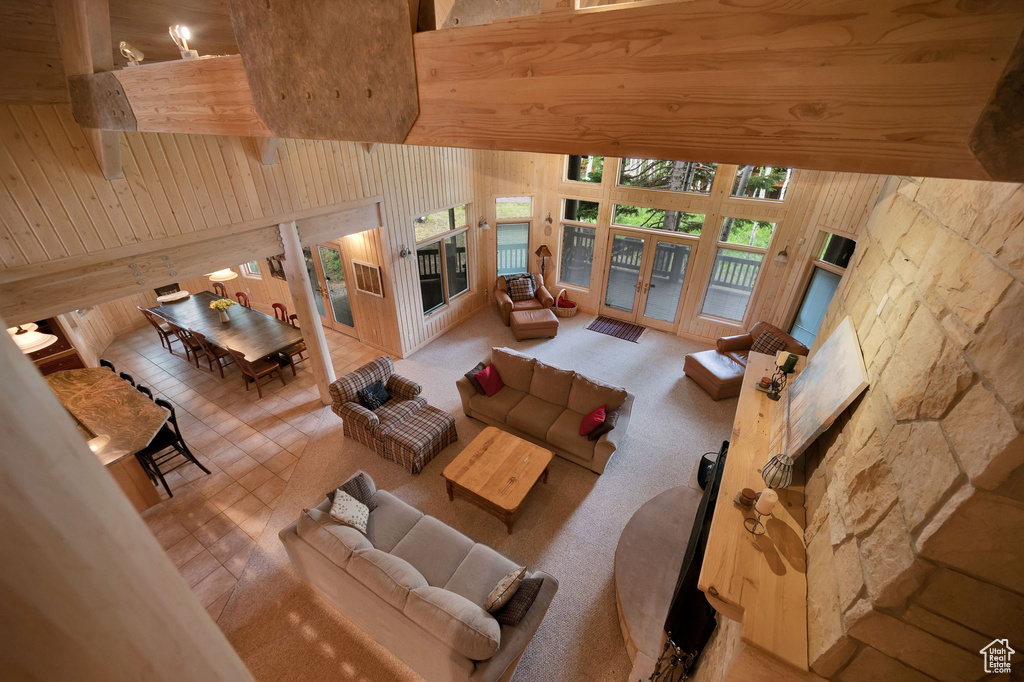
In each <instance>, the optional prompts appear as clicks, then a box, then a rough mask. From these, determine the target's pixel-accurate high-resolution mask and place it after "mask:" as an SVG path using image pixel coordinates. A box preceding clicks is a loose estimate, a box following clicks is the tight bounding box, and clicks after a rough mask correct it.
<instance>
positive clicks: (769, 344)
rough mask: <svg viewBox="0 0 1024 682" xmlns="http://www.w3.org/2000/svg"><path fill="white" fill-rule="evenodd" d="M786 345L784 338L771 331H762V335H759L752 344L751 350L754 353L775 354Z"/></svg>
mask: <svg viewBox="0 0 1024 682" xmlns="http://www.w3.org/2000/svg"><path fill="white" fill-rule="evenodd" d="M785 347H786V342H785V341H784V340H783V339H780V338H779V337H777V336H776V335H775V334H772V333H771V332H761V335H760V336H758V337H757V340H756V341H754V343H753V345H751V346H750V350H751V351H752V352H754V353H767V354H768V355H775V354H776V353H778V352H779V351H780V350H782V349H783V348H785Z"/></svg>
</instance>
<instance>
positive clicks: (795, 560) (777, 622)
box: [698, 353, 820, 680]
mask: <svg viewBox="0 0 1024 682" xmlns="http://www.w3.org/2000/svg"><path fill="white" fill-rule="evenodd" d="M805 363H806V358H801V359H800V363H799V364H798V365H797V371H798V372H799V370H800V369H802V368H803V366H804V364H805ZM774 365H775V356H771V355H764V354H761V353H751V354H750V358H749V361H748V363H747V372H746V375H745V376H744V378H743V387H742V389H741V392H740V397H739V404H738V405H737V408H736V420H735V422H734V423H733V430H732V438H731V441H730V444H729V454H728V455H727V456H726V459H725V472H724V473H723V476H722V482H721V487H720V489H719V493H718V500H717V502H716V504H715V514H714V517H713V519H712V522H711V531H710V534H709V536H708V544H707V549H706V551H705V554H704V563H703V564H702V566H701V574H700V581H699V585H698V586H699V587H700V589H701V590H702V591H703V592H704V593H705V595H706V596H707V598H708V601H709V602H710V603H711V605H712V606H713V607H714V608H715V609H716V610H717V611H718V612H719V614H721V615H722V616H725V617H726V618H729V619H731V620H734V621H737V622H739V623H741V624H742V625H741V630H740V639H741V643H740V646H738V647H735V650H736V654H735V658H734V660H733V661H732V662H731V663H730V664H729V672H728V674H727V675H726V677H725V679H726V680H731V679H772V680H808V679H820V678H818V677H817V676H816V675H814V674H813V673H810V672H809V671H808V656H807V580H806V566H807V564H806V552H805V548H804V525H805V508H804V477H803V469H802V466H800V465H798V466H797V467H796V468H795V469H794V472H793V483H792V485H790V486H789V487H788V488H785V489H783V490H778V491H776V492H778V494H779V502H778V504H776V506H775V510H774V512H773V514H772V516H770V517H768V518H765V519H763V521H764V523H765V525H766V527H767V530H766V532H765V534H764V535H751V534H750V533H748V532H747V531H746V529H745V528H744V527H743V520H744V519H745V518H751V517H753V515H754V512H753V510H746V509H743V508H741V507H739V506H738V505H736V504H735V503H734V502H733V499H734V498H735V497H736V494H737V493H738V492H739V491H740V490H742V489H743V488H753V489H754V490H755V491H757V492H760V491H761V490H762V489H764V488H765V484H764V481H763V480H762V479H761V475H760V469H761V467H762V466H763V465H764V464H765V463H766V462H768V460H769V459H770V458H771V457H772V455H773V454H777V453H773V452H771V451H770V446H769V441H770V438H771V433H772V421H773V419H779V418H780V417H782V416H783V414H784V412H783V411H784V410H785V404H786V403H785V399H786V395H785V393H783V398H782V400H780V401H778V402H774V401H772V400H769V398H768V396H767V394H765V393H762V392H760V391H758V390H756V389H755V385H756V384H757V381H758V380H759V379H760V378H761V377H762V376H770V375H771V373H772V372H773V371H774V369H775V367H774ZM792 379H793V377H791V378H790V381H791V382H792ZM776 413H778V414H776ZM719 627H721V624H720V625H719ZM757 671H760V672H757ZM750 675H754V677H750Z"/></svg>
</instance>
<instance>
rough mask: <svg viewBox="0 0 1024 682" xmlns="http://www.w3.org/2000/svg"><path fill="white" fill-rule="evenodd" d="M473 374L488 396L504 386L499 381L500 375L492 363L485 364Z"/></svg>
mask: <svg viewBox="0 0 1024 682" xmlns="http://www.w3.org/2000/svg"><path fill="white" fill-rule="evenodd" d="M473 376H474V377H476V380H477V381H479V382H480V388H482V389H484V393H485V394H487V397H488V398H490V397H491V396H492V395H494V394H495V393H497V392H498V391H500V390H501V389H503V388H504V387H505V384H504V383H502V381H501V375H500V374H498V370H497V369H495V367H494V365H487V366H486V367H484V368H483V369H482V370H481V371H479V372H477V373H476V374H474V375H473Z"/></svg>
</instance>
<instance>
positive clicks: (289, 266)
mask: <svg viewBox="0 0 1024 682" xmlns="http://www.w3.org/2000/svg"><path fill="white" fill-rule="evenodd" d="M278 228H279V229H280V231H281V244H282V245H283V246H284V273H285V276H286V277H287V278H288V291H289V292H290V293H291V295H292V306H293V307H294V308H295V314H296V315H298V316H299V326H301V327H302V339H303V340H304V341H305V342H306V350H307V351H308V352H309V362H310V364H311V365H312V366H313V376H315V377H316V388H317V390H318V391H320V401H321V402H322V403H323V404H324V405H330V404H331V394H330V391H328V389H327V386H328V385H329V384H330V383H331V382H332V381H334V379H335V377H334V365H333V364H331V352H330V350H329V349H328V348H327V337H326V336H324V328H323V325H322V324H321V323H320V313H319V312H318V311H317V308H316V302H315V301H314V300H313V287H312V286H311V285H310V282H309V273H308V272H306V261H305V258H304V257H303V255H302V239H301V238H300V237H299V228H298V226H296V224H295V221H294V220H293V221H292V222H290V223H281V224H280V225H279V226H278Z"/></svg>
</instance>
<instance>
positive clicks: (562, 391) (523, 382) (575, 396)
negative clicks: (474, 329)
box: [455, 348, 635, 474]
mask: <svg viewBox="0 0 1024 682" xmlns="http://www.w3.org/2000/svg"><path fill="white" fill-rule="evenodd" d="M491 363H493V364H494V368H495V369H497V370H498V374H499V375H500V376H501V380H502V382H503V383H504V384H505V386H504V388H502V389H501V390H500V391H498V392H497V393H495V394H494V395H492V396H491V397H489V398H488V397H487V396H486V395H483V394H481V393H477V391H476V389H475V388H474V387H473V385H472V384H470V383H469V379H467V378H466V377H459V379H458V381H456V382H455V385H456V386H457V387H458V389H459V396H460V397H461V398H462V409H463V411H464V412H465V413H466V416H467V417H472V418H474V419H479V420H480V421H482V422H484V423H485V424H490V425H491V426H497V427H498V428H499V429H502V430H504V431H508V432H509V433H511V434H512V435H514V436H519V437H520V438H523V439H526V440H528V441H530V442H533V443H536V444H538V445H540V446H541V447H545V448H547V449H549V450H551V451H552V452H554V453H555V454H556V455H559V456H560V457H562V458H564V459H567V460H569V461H570V462H575V463H576V464H579V465H580V466H584V467H586V468H588V469H590V470H591V471H594V472H597V473H599V474H600V473H603V472H604V469H605V466H606V465H607V464H608V460H609V459H610V458H611V456H612V453H614V452H615V450H616V449H617V448H618V447H619V443H620V442H621V441H622V437H623V436H625V435H626V427H628V426H629V416H630V412H631V411H632V409H633V400H634V399H635V396H634V395H633V394H632V393H629V392H628V391H626V389H624V388H619V387H617V386H609V385H608V384H603V383H600V382H598V381H594V380H593V379H589V378H587V377H585V376H583V375H581V374H577V373H576V372H574V371H572V370H571V369H559V368H557V367H553V366H551V365H547V364H544V363H543V362H540V361H539V360H537V359H536V358H531V357H529V356H527V355H523V354H522V353H517V352H516V351H514V350H512V349H511V348H493V349H491V355H490V357H489V358H486V359H485V360H484V364H485V365H487V364H491ZM601 405H607V407H608V409H609V410H617V411H618V420H617V421H616V422H615V428H613V429H612V430H611V431H609V432H608V433H606V434H603V435H602V436H601V437H599V438H598V439H597V440H590V439H588V438H587V437H586V436H581V435H580V421H582V419H583V416H584V415H586V414H587V413H589V412H590V411H591V410H593V409H595V408H597V407H600V406H601Z"/></svg>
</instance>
